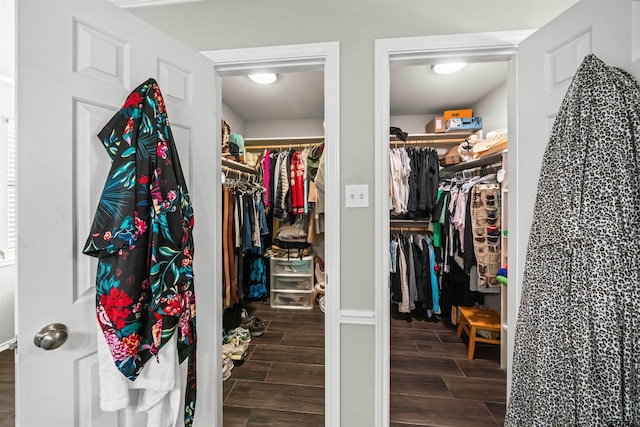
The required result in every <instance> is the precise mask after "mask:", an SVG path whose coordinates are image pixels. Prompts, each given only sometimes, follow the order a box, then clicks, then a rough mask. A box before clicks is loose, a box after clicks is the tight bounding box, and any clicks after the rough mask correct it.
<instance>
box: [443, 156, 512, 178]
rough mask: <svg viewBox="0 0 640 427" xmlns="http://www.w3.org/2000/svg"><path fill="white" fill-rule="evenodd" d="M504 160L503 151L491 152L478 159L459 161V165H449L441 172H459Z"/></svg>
mask: <svg viewBox="0 0 640 427" xmlns="http://www.w3.org/2000/svg"><path fill="white" fill-rule="evenodd" d="M501 161H502V153H495V154H490V155H488V156H485V157H481V158H479V159H476V160H471V161H470V162H464V163H458V164H457V165H451V166H447V167H446V168H442V169H440V173H441V174H443V173H445V174H446V173H449V172H459V171H463V170H466V169H473V168H477V167H482V166H488V165H492V164H494V163H500V162H501Z"/></svg>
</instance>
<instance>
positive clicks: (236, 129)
mask: <svg viewBox="0 0 640 427" xmlns="http://www.w3.org/2000/svg"><path fill="white" fill-rule="evenodd" d="M222 119H223V120H225V121H226V122H227V123H229V126H231V133H237V134H240V135H242V136H244V135H245V132H246V122H245V120H244V119H243V118H242V117H240V116H239V115H238V113H236V112H235V111H234V110H232V109H231V108H229V107H228V106H227V104H224V103H223V104H222Z"/></svg>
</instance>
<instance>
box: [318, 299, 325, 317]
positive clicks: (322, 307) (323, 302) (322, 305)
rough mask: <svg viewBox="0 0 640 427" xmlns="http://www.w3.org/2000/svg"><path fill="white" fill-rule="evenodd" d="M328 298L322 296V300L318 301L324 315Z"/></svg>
mask: <svg viewBox="0 0 640 427" xmlns="http://www.w3.org/2000/svg"><path fill="white" fill-rule="evenodd" d="M325 301H326V297H324V296H322V297H320V300H319V301H318V305H319V306H320V311H321V312H323V313H324V310H325V304H326V302H325Z"/></svg>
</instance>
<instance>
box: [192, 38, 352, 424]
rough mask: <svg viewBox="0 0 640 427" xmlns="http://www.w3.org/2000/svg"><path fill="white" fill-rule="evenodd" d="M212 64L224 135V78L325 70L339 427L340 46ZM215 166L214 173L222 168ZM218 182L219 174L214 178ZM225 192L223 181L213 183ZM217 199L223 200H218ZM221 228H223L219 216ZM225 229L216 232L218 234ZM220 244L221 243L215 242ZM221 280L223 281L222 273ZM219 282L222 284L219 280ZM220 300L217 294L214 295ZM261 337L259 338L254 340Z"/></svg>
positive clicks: (332, 377) (330, 345)
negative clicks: (253, 71) (259, 73)
mask: <svg viewBox="0 0 640 427" xmlns="http://www.w3.org/2000/svg"><path fill="white" fill-rule="evenodd" d="M202 53H203V54H204V55H205V56H207V57H208V58H210V59H211V60H213V62H214V70H215V73H216V79H217V86H218V90H217V91H216V93H218V94H219V95H218V98H217V99H216V105H217V108H216V111H217V117H216V118H215V133H216V135H220V134H221V127H220V126H221V123H222V120H223V119H224V117H223V112H224V111H225V110H224V109H223V107H222V88H223V79H225V78H227V77H228V78H233V77H234V76H245V75H247V74H249V72H250V71H252V70H255V71H260V72H267V71H268V72H274V73H294V72H306V71H321V72H322V73H323V84H324V120H323V126H324V144H325V146H324V152H325V155H326V158H325V175H326V198H325V212H326V214H325V233H324V236H325V238H324V262H325V265H326V271H325V275H326V287H327V292H326V298H325V314H324V335H325V337H324V365H325V378H324V386H325V387H324V388H325V398H324V402H325V403H324V408H325V409H324V419H325V421H324V424H325V425H327V426H330V425H338V424H339V414H340V393H339V392H340V387H339V384H340V376H339V373H340V350H339V347H340V330H339V317H340V311H339V307H340V280H339V271H340V267H339V265H340V264H339V262H340V246H339V230H340V227H339V224H340V222H339V220H340V218H339V212H340V198H339V197H340V187H339V183H340V179H339V165H340V163H339V128H340V127H339V117H340V113H339V84H338V82H339V63H338V58H339V45H338V43H319V44H311V45H295V46H281V47H270V48H251V49H233V50H224V51H207V52H202ZM219 165H220V163H219V162H217V165H216V168H220V166H219ZM215 176H216V179H220V177H221V171H220V169H218V170H217V171H216V173H215ZM214 185H215V187H214V188H221V182H217V183H214ZM218 200H219V199H218ZM217 224H221V220H220V217H219V216H218V220H217ZM220 229H221V227H220V226H218V227H216V230H220ZM217 240H219V239H217ZM215 262H216V264H217V271H219V272H221V271H223V269H222V265H221V264H222V253H221V252H218V254H217V256H216V261H215ZM218 274H220V276H219V277H220V278H221V276H222V274H221V273H218ZM219 282H221V280H219ZM216 297H217V298H219V296H218V295H216ZM214 304H215V306H216V307H221V306H222V305H223V303H222V300H221V299H219V300H218V301H215V302H214ZM258 339H259V338H256V341H257V340H258ZM218 404H219V409H220V410H219V411H218V413H220V414H222V412H223V411H222V399H219V402H218Z"/></svg>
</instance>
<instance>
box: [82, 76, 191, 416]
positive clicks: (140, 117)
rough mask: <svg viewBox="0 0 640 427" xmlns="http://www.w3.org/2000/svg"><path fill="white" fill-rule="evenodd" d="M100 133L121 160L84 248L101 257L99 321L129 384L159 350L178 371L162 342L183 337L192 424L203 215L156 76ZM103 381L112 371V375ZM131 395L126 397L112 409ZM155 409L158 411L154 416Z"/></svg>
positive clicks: (113, 168)
mask: <svg viewBox="0 0 640 427" xmlns="http://www.w3.org/2000/svg"><path fill="white" fill-rule="evenodd" d="M98 137H99V138H100V141H101V142H102V143H103V145H104V146H105V149H106V150H107V153H108V154H109V157H110V158H111V160H112V163H111V169H110V171H109V175H108V176H107V180H106V184H105V186H104V190H103V192H102V196H101V198H100V201H99V203H98V208H97V210H96V214H95V216H94V220H93V223H92V225H91V232H90V235H89V237H88V239H87V242H86V244H85V247H84V250H83V252H84V253H85V254H87V255H90V256H94V257H97V258H98V272H97V277H96V317H97V319H98V324H99V326H100V328H101V329H102V333H103V336H104V338H105V340H106V342H107V344H108V348H109V350H110V352H111V356H112V360H111V362H112V363H114V364H115V366H116V367H117V369H118V370H119V371H120V372H121V373H122V375H124V376H125V377H126V378H128V379H129V380H130V381H129V382H125V383H124V386H126V385H127V384H128V385H132V384H133V381H134V380H136V378H138V376H139V375H140V374H141V371H142V370H143V368H145V365H146V364H147V362H148V361H149V360H150V359H156V360H155V361H154V362H153V363H162V364H163V365H165V366H164V369H162V370H160V371H159V372H160V373H161V374H162V375H164V374H166V373H167V370H168V372H175V363H173V364H169V363H167V362H168V361H169V359H168V358H160V354H161V352H160V351H161V349H162V348H163V347H164V346H165V345H166V344H167V343H168V342H169V341H170V340H171V339H172V338H173V337H174V335H176V336H177V347H176V348H177V352H178V354H179V358H178V359H179V360H178V362H179V363H182V362H183V361H184V360H185V359H187V358H188V359H189V363H188V378H187V389H186V396H185V414H184V417H185V418H184V422H185V425H187V426H190V425H192V423H193V414H194V411H195V403H196V376H195V375H196V373H195V356H196V329H195V294H194V288H193V269H192V257H193V237H192V227H193V219H194V217H193V209H192V207H191V203H190V199H189V194H188V190H187V185H186V182H185V179H184V176H183V173H182V169H181V167H180V160H179V158H178V152H177V150H176V147H175V143H174V140H173V135H172V133H171V129H170V127H169V120H168V118H167V113H166V110H165V104H164V99H163V97H162V94H161V92H160V89H159V88H158V85H157V83H156V82H155V80H153V79H149V80H147V81H146V82H144V83H142V84H141V85H140V86H138V87H137V88H136V89H135V90H134V91H133V92H132V93H131V94H130V95H129V96H128V98H127V100H126V101H125V103H124V105H123V106H122V108H121V109H120V111H118V112H117V113H116V114H115V115H114V116H113V118H112V119H111V120H110V121H109V122H108V123H107V124H106V125H105V127H104V128H103V129H102V130H101V131H100V133H99V134H98ZM100 348H103V346H99V349H100ZM99 359H101V360H103V361H104V359H103V358H102V357H99ZM171 359H172V360H173V361H174V362H175V360H176V358H171ZM101 372H104V370H102V369H101ZM165 379H166V378H165ZM102 381H104V382H107V381H109V378H108V377H106V376H102V377H101V382H102ZM177 382H178V383H179V381H177ZM152 383H153V382H151V383H149V387H150V389H151V390H153V387H154V386H153V385H152ZM122 386H123V383H115V382H111V383H110V385H109V387H114V388H120V387H122ZM155 391H156V392H157V393H158V395H157V396H156V398H157V400H156V402H159V403H158V405H167V407H170V406H171V405H170V402H165V399H164V398H163V397H162V396H167V394H166V393H168V392H167V390H166V389H165V388H164V387H159V388H158V389H157V390H155ZM121 392H122V394H123V395H127V396H128V393H127V392H126V391H122V390H121ZM167 398H168V399H170V397H167ZM127 404H128V400H126V399H122V400H121V401H120V402H118V404H117V405H114V406H112V407H111V408H109V410H116V409H122V408H124V407H126V406H127ZM140 405H141V403H139V408H140V407H141V406H140ZM143 407H144V410H149V409H150V408H148V407H147V406H143ZM167 410H170V409H167ZM162 411H164V409H161V412H162ZM152 418H154V416H152V415H151V414H150V416H149V420H150V422H151V420H152ZM176 418H177V417H176Z"/></svg>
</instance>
